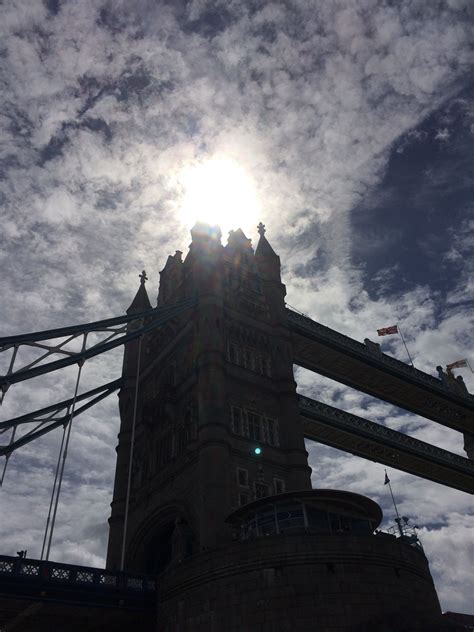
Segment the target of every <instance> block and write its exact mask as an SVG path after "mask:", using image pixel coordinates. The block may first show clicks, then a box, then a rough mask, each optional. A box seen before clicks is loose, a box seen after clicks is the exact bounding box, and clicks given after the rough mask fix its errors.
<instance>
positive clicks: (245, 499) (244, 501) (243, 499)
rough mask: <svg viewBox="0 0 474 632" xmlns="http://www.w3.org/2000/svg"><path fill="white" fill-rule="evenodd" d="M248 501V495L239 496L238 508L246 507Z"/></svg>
mask: <svg viewBox="0 0 474 632" xmlns="http://www.w3.org/2000/svg"><path fill="white" fill-rule="evenodd" d="M248 501H249V495H248V494H239V506H240V507H242V505H246V504H247V503H248Z"/></svg>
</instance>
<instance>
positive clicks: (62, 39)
mask: <svg viewBox="0 0 474 632" xmlns="http://www.w3.org/2000/svg"><path fill="white" fill-rule="evenodd" d="M249 6H250V5H249ZM467 8H468V3H463V2H462V1H461V0H459V1H455V0H451V1H450V2H448V3H447V5H446V7H445V8H444V9H443V10H442V11H438V10H435V9H434V7H431V5H430V3H421V4H417V3H412V2H409V1H407V2H400V3H397V4H396V5H394V6H391V7H389V6H387V5H386V3H384V2H377V1H375V0H364V1H362V0H360V1H355V2H353V3H350V4H349V5H348V4H347V3H346V2H319V3H308V2H307V1H306V0H298V1H296V0H295V1H294V2H292V3H291V4H289V5H288V4H287V3H279V2H272V3H267V4H263V5H262V6H261V7H259V9H258V11H255V12H252V11H251V10H250V9H249V7H248V6H247V4H246V3H241V2H237V1H236V0H235V1H234V2H228V3H227V2H226V3H225V4H223V3H220V4H219V3H216V5H215V7H214V9H215V11H217V12H219V11H222V10H224V12H223V15H224V13H225V14H226V15H228V16H230V19H227V18H226V17H225V15H224V17H222V20H223V22H222V23H223V25H224V26H223V28H222V29H219V28H215V29H214V31H213V32H211V33H209V32H208V31H206V28H207V27H208V26H209V24H208V23H206V20H205V13H206V11H207V10H208V9H209V5H208V4H207V3H205V2H193V3H189V4H188V5H187V6H186V8H185V9H183V12H182V14H180V11H179V7H178V4H174V3H169V4H165V3H150V2H148V1H146V0H143V1H139V2H135V3H132V4H130V3H129V2H115V3H113V4H112V3H106V2H104V3H97V2H95V1H92V0H80V1H78V2H72V3H63V4H61V6H60V10H59V12H58V14H57V15H55V16H54V15H52V14H48V12H47V9H46V7H45V5H44V4H43V3H41V2H39V0H37V1H35V2H29V3H28V4H27V5H25V3H22V2H14V1H13V0H11V1H10V2H8V3H7V4H6V5H5V7H4V13H3V16H2V22H1V25H0V34H1V41H2V49H4V51H5V53H4V56H3V57H2V62H3V64H2V66H3V68H2V72H3V73H4V74H3V81H4V85H5V89H4V91H3V99H4V103H3V106H4V107H2V112H3V113H4V114H3V115H1V116H0V159H1V160H2V162H1V163H0V166H1V168H2V169H4V172H5V175H4V176H3V178H2V179H1V180H0V200H1V203H2V224H1V225H2V236H3V237H4V243H3V244H2V245H3V246H4V248H3V250H4V253H2V263H3V274H2V278H1V280H0V283H1V291H2V307H3V324H4V333H5V334H8V333H17V332H20V331H29V330H37V329H43V328H47V327H56V326H60V325H66V324H69V323H71V322H81V321H89V320H94V319H97V318H100V317H107V316H110V315H115V314H119V313H122V312H123V310H124V308H125V307H126V306H127V305H128V303H129V302H130V300H131V298H132V296H133V294H134V292H135V289H136V285H137V274H138V272H139V271H140V270H141V269H142V268H143V267H146V268H147V271H148V272H149V273H150V274H149V275H150V277H151V281H150V283H149V287H150V288H152V287H155V288H156V285H157V279H158V275H157V271H158V269H160V268H161V267H162V266H163V265H164V262H165V260H166V257H167V256H168V254H169V253H171V252H174V251H175V250H176V248H180V249H182V250H185V248H186V246H187V245H188V243H189V233H188V227H186V226H184V225H182V224H180V223H179V221H178V220H177V218H176V216H175V213H176V206H177V198H178V196H179V188H178V185H177V177H176V175H177V173H179V171H180V170H181V169H182V168H183V166H185V165H186V164H188V163H190V162H194V161H196V160H198V159H203V158H208V157H212V156H213V155H214V154H216V153H226V154H227V155H228V156H229V158H231V159H234V160H236V161H238V162H239V163H240V164H242V166H243V168H244V169H245V170H246V171H248V172H249V173H251V174H257V175H256V178H255V179H256V181H257V188H258V194H259V197H260V198H261V199H262V200H264V201H265V205H264V206H265V208H264V211H263V213H262V217H261V218H257V221H258V220H260V219H261V220H262V221H263V222H264V223H266V224H267V229H268V233H267V234H268V236H269V238H270V240H271V241H272V244H273V245H274V246H275V249H276V250H277V251H278V252H279V254H280V255H281V258H282V261H283V263H284V266H285V274H284V280H285V282H287V285H288V299H289V302H290V303H291V304H294V305H295V306H297V307H299V308H300V309H302V310H303V311H307V312H308V313H309V314H310V315H312V316H313V317H315V318H316V319H317V320H318V321H320V322H322V323H323V324H327V325H329V326H331V327H334V328H335V329H338V330H340V331H342V332H343V333H346V334H348V335H351V336H354V337H355V338H357V339H359V340H362V339H363V338H365V337H366V336H368V337H369V338H370V337H374V336H375V328H376V327H380V326H386V325H389V324H392V322H393V321H394V320H395V319H396V320H400V322H401V323H402V324H403V325H404V326H406V334H407V342H408V343H409V345H410V350H411V351H412V353H413V355H414V358H415V363H416V365H417V366H419V367H420V368H422V369H423V370H427V371H429V372H433V370H434V367H435V366H436V365H437V364H439V363H440V362H442V363H444V362H448V361H452V360H453V359H457V358H458V357H465V355H466V353H467V349H468V344H469V340H468V339H467V338H468V337H467V332H468V331H469V328H470V327H471V325H470V322H471V321H470V316H469V313H468V312H467V309H466V306H465V305H464V304H463V302H464V301H465V300H467V298H468V295H467V292H466V288H467V279H468V274H467V270H468V266H467V258H466V254H465V253H466V252H467V250H466V241H465V240H466V239H467V237H466V227H461V228H460V229H459V230H458V231H457V232H455V233H453V234H452V235H451V236H450V240H451V241H450V243H449V244H448V245H447V247H446V253H445V254H443V253H440V257H447V258H448V259H450V260H456V261H459V262H460V266H461V267H460V273H459V275H460V276H459V280H458V281H459V282H458V283H457V284H456V285H455V286H454V287H453V290H452V292H451V293H450V294H449V296H448V297H447V300H446V301H444V299H443V298H442V297H441V296H440V294H439V292H438V290H437V288H436V283H434V284H433V286H432V287H416V288H413V289H411V290H410V291H409V292H408V293H406V294H405V295H400V294H396V295H390V294H386V293H384V295H383V296H381V297H379V298H378V299H372V298H371V297H370V296H369V294H368V291H367V289H366V287H365V286H364V279H363V276H362V274H361V271H360V270H358V269H354V267H353V264H352V259H351V253H352V245H353V232H352V229H351V224H350V212H351V210H352V209H353V208H354V207H355V206H356V205H357V203H358V202H359V201H360V200H361V199H362V197H363V196H364V195H367V194H368V193H370V191H371V190H372V188H373V187H374V185H376V184H377V183H379V182H380V179H381V178H382V176H383V175H384V173H385V169H386V167H387V160H388V157H389V155H390V151H391V148H392V144H393V142H394V141H395V140H397V139H398V138H399V137H400V135H402V134H404V133H406V132H409V131H410V130H413V131H412V132H411V137H413V135H415V134H417V133H418V132H417V131H416V126H417V125H418V124H419V123H420V121H421V120H422V119H423V117H425V116H426V115H427V114H428V113H429V112H431V111H433V110H434V109H435V108H436V107H437V106H438V105H439V104H441V103H443V102H444V101H445V100H446V99H447V98H449V97H451V96H452V95H455V94H456V92H457V91H458V90H460V89H461V88H462V87H463V86H465V85H466V83H467V80H468V79H467V72H468V64H469V63H470V60H471V59H472V51H471V48H470V41H471V37H472V32H471V28H470V25H469V21H467V20H465V18H464V14H463V11H465V10H467ZM101 9H102V11H101ZM206 24H207V27H206ZM467 118H468V109H467V106H466V120H467ZM446 125H447V123H446ZM443 129H444V128H443ZM408 136H410V134H408ZM412 140H416V139H415V138H414V137H413V138H412ZM402 229H403V230H406V227H402ZM252 236H253V237H254V236H255V234H253V235H252ZM386 274H389V272H386ZM150 295H154V291H153V289H150ZM385 344H386V345H387V347H384V349H388V350H391V352H392V353H393V354H394V355H396V356H397V357H399V358H401V359H404V354H405V351H404V349H403V347H402V345H401V342H400V340H398V338H397V339H391V340H390V341H384V345H385ZM119 367H120V359H119V358H118V356H117V355H115V356H114V357H112V358H110V359H109V360H107V359H103V360H100V361H99V360H95V361H93V362H92V361H91V362H90V363H87V370H86V371H85V378H84V379H85V382H84V385H87V384H88V385H90V387H92V386H94V385H96V384H97V383H102V382H106V381H107V380H108V379H112V378H113V377H115V376H116V375H117V374H118V371H119ZM300 375H301V379H303V374H302V373H301V374H300ZM466 379H467V381H468V380H471V381H470V382H469V381H468V383H469V384H470V386H471V389H472V388H473V386H474V384H473V382H472V379H471V376H470V375H466ZM73 383H74V371H69V372H67V373H66V374H65V376H63V377H60V376H59V374H58V375H54V376H52V377H50V378H42V379H41V380H40V379H38V380H36V381H35V385H37V388H32V387H30V385H26V384H25V385H18V386H17V387H14V388H12V389H11V390H10V391H9V393H8V395H7V398H6V400H5V405H4V409H3V410H2V415H5V418H6V417H8V416H13V415H15V414H22V413H24V412H26V410H31V409H34V408H38V407H40V406H42V405H46V404H48V403H50V402H51V401H53V400H55V399H57V398H58V395H60V394H61V397H64V398H65V397H67V396H68V395H70V393H71V389H72V388H73ZM307 383H308V384H309V383H310V382H307ZM315 383H316V388H317V389H318V397H320V398H321V399H323V398H324V397H325V398H326V400H327V401H333V402H335V403H340V405H343V407H346V408H347V409H349V410H352V411H353V412H356V414H361V415H362V416H364V414H366V415H367V416H368V417H369V418H372V419H374V420H377V421H380V422H384V421H386V423H389V424H390V425H392V427H397V425H400V426H404V425H405V426H406V427H410V429H411V430H412V431H413V432H415V433H418V434H419V436H420V437H424V438H425V440H433V441H435V442H438V441H439V442H441V441H445V440H446V441H447V442H448V444H449V446H450V449H453V450H456V449H457V446H459V441H458V439H459V437H457V435H456V438H454V435H453V434H449V439H448V438H446V439H445V438H444V436H445V435H443V436H441V435H442V433H443V429H439V428H437V429H436V431H434V430H433V431H430V427H431V426H430V425H429V424H427V423H424V422H421V423H420V424H419V425H418V423H417V422H416V421H415V420H414V419H413V418H412V417H403V418H400V417H399V416H398V415H397V414H396V412H395V411H393V409H392V407H386V406H384V405H381V404H380V403H376V402H374V401H369V400H368V399H366V398H364V397H363V396H356V395H354V394H353V393H350V392H349V391H347V389H344V388H342V389H341V388H340V387H336V386H334V385H328V384H327V383H323V382H319V381H318V379H316V380H315ZM303 385H304V384H303ZM112 419H113V421H111V420H112ZM117 424H118V420H117V411H116V407H115V403H114V402H113V401H112V400H110V402H109V401H107V402H106V403H104V404H101V406H100V407H98V408H97V409H96V410H94V414H91V415H90V416H87V418H86V417H84V418H83V419H81V420H78V422H77V424H75V429H74V434H73V443H72V448H71V454H70V457H69V459H70V460H69V461H68V469H67V472H68V481H67V484H66V486H65V490H64V495H63V498H62V500H61V514H60V515H61V516H62V518H61V520H60V524H59V523H58V532H57V540H56V544H55V549H54V555H55V556H58V557H61V559H64V560H68V561H78V562H86V563H91V564H100V562H101V559H102V558H103V555H104V537H105V533H106V531H102V527H101V525H102V526H104V528H105V521H106V517H107V515H108V511H109V508H108V502H109V500H110V493H111V485H112V477H113V468H114V458H115V456H114V451H113V448H114V445H115V437H114V435H115V433H116V431H117ZM447 432H448V433H449V431H447ZM91 437H93V440H91ZM446 437H448V435H446ZM57 442H58V436H55V437H51V438H50V439H44V440H42V441H41V443H39V444H38V445H37V446H35V447H34V448H33V447H29V448H25V449H23V450H22V451H20V452H19V453H18V455H17V456H15V457H14V458H13V459H12V461H11V464H10V467H11V470H10V471H9V475H8V476H7V484H8V485H10V484H12V481H14V482H15V486H13V484H12V487H8V486H7V488H6V490H4V494H5V495H6V496H5V503H6V504H5V507H7V508H8V510H7V513H6V514H5V515H8V519H7V521H6V523H5V524H2V530H4V532H5V533H6V534H7V536H6V539H5V540H4V542H5V544H4V546H5V550H10V551H11V552H15V551H16V550H18V548H28V549H29V550H30V551H31V552H35V553H34V554H37V552H38V543H39V542H40V541H41V529H42V526H43V524H44V519H45V511H46V510H45V507H47V502H48V489H49V486H50V484H51V469H52V468H53V467H54V461H55V455H56V449H57ZM312 450H313V449H312ZM314 450H316V448H314ZM317 450H320V448H318V449H317ZM38 454H41V455H42V457H41V458H42V460H41V461H39V459H38ZM318 454H319V452H318ZM332 454H333V455H334V454H335V453H332ZM312 462H313V463H315V464H317V467H318V476H320V477H321V480H323V481H324V482H325V484H328V485H332V484H334V485H341V486H348V487H350V488H352V489H356V488H357V489H358V490H359V491H365V493H367V494H369V495H370V494H375V495H376V497H377V493H378V492H377V489H378V487H377V484H376V480H378V478H377V477H379V473H380V467H379V468H378V469H373V468H376V467H377V466H375V465H372V464H365V463H364V462H360V463H359V462H358V461H356V460H354V459H352V458H348V457H344V456H341V455H339V456H338V457H337V459H336V458H333V457H331V458H329V457H327V458H326V457H324V458H321V459H320V458H319V456H317V454H316V452H315V453H314V455H313V456H312ZM97 463H99V464H100V466H99V465H97ZM338 472H339V473H338ZM86 473H87V480H85V478H86ZM400 476H401V477H402V478H401V479H400V480H402V481H403V480H405V479H403V477H404V476H406V475H403V474H401V475H400ZM9 481H10V482H9ZM403 489H404V491H405V487H403ZM410 489H412V490H414V491H413V494H411V493H409V492H408V491H407V493H406V494H405V493H404V494H403V499H402V504H403V505H404V506H405V507H406V510H407V511H411V512H412V513H413V511H414V510H413V507H415V506H416V505H419V504H420V498H422V499H429V501H428V500H423V502H422V503H421V504H422V505H423V507H422V511H421V510H420V514H421V517H422V518H424V519H425V522H426V521H436V520H438V519H439V518H440V516H442V515H447V512H448V511H449V512H457V513H458V514H459V515H465V514H466V513H467V512H468V510H469V507H468V505H467V503H466V502H465V499H464V496H463V495H462V494H458V493H456V492H453V491H451V490H443V489H442V488H441V487H439V486H435V485H434V484H430V483H426V482H423V481H421V482H419V483H418V482H416V484H415V483H412V484H411V485H410ZM432 490H435V492H433V491H432ZM440 490H441V491H440ZM436 494H439V499H438V500H436V498H435V496H436ZM430 503H431V509H430V507H429V506H428V505H430ZM443 520H444V519H443ZM18 524H23V525H24V530H22V531H21V536H17V535H15V536H14V535H12V534H13V532H14V531H13V529H14V525H18ZM443 525H445V526H443V527H442V528H438V527H434V528H433V529H431V527H428V528H429V529H430V531H429V534H431V535H429V534H428V539H429V543H430V544H429V546H430V551H431V555H433V556H435V557H436V556H437V555H439V556H442V555H443V547H444V546H446V543H447V542H451V541H452V538H454V534H456V533H457V531H456V527H455V525H454V524H451V523H449V524H448V523H447V522H446V520H444V522H443ZM436 534H438V535H436ZM463 534H465V532H464V531H463ZM20 537H21V542H18V538H20ZM462 537H465V536H464V535H462ZM430 538H431V539H430ZM15 547H17V548H15ZM436 559H438V558H436ZM440 559H441V558H440ZM451 561H453V562H456V563H457V564H459V569H460V570H459V572H460V573H461V572H464V571H463V570H462V569H464V568H466V567H465V564H466V562H465V559H462V556H461V555H459V556H457V557H456V559H454V557H453V559H452V560H451ZM436 573H437V577H438V579H437V581H438V588H440V586H441V594H442V595H443V599H445V600H446V603H454V602H449V599H450V597H449V594H448V593H449V587H450V586H453V585H454V583H453V582H454V581H455V579H454V574H453V572H452V566H450V567H449V569H447V570H446V572H445V573H441V571H438V570H437V571H436ZM443 587H444V588H443ZM456 589H457V585H456ZM457 594H458V595H459V597H458V598H457V601H456V602H455V603H454V605H455V606H456V607H457V608H458V609H464V610H467V609H468V607H469V602H468V599H469V593H468V591H467V589H464V588H463V587H459V592H458V593H457Z"/></svg>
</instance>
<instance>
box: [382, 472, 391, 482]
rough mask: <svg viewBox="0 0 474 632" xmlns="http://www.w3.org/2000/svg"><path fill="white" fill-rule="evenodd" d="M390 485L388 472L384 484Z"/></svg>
mask: <svg viewBox="0 0 474 632" xmlns="http://www.w3.org/2000/svg"><path fill="white" fill-rule="evenodd" d="M389 483H390V479H389V477H388V476H387V472H385V480H384V482H383V484H384V485H388V484H389Z"/></svg>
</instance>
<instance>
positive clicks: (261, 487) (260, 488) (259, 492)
mask: <svg viewBox="0 0 474 632" xmlns="http://www.w3.org/2000/svg"><path fill="white" fill-rule="evenodd" d="M254 486H255V498H256V500H258V499H259V498H265V497H266V496H270V489H269V486H268V485H267V484H266V483H260V482H257V481H255V482H254Z"/></svg>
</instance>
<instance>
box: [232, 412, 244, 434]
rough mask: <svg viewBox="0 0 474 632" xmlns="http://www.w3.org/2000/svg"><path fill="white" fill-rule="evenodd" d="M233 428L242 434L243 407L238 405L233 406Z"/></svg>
mask: <svg viewBox="0 0 474 632" xmlns="http://www.w3.org/2000/svg"><path fill="white" fill-rule="evenodd" d="M231 410H232V430H233V432H234V433H235V434H238V435H242V434H243V427H242V409H241V408H238V407H237V406H232V409H231Z"/></svg>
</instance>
